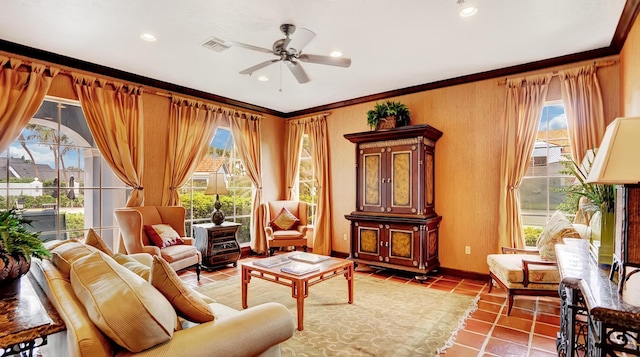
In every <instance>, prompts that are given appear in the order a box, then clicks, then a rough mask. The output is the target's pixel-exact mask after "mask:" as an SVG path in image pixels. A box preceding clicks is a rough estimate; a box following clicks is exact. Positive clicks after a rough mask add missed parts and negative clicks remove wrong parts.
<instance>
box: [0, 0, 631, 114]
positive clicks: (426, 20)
mask: <svg viewBox="0 0 640 357" xmlns="http://www.w3.org/2000/svg"><path fill="white" fill-rule="evenodd" d="M471 1H475V2H476V4H477V7H478V8H479V11H478V13H477V14H476V15H475V16H473V17H469V18H462V17H460V16H459V15H458V12H459V6H458V5H457V4H456V0H395V1H391V0H206V1H205V0H182V1H175V0H173V1H172V0H155V1H152V0H108V1H107V0H103V1H99V0H56V1H46V0H11V1H9V0H5V1H3V2H2V5H1V7H0V39H2V40H5V41H9V42H14V43H17V44H21V45H26V46H29V47H34V48H37V49H42V50H45V51H49V52H53V53H56V54H60V55H64V56H68V57H72V58H75V59H79V60H82V61H87V62H91V63H95V64H98V65H102V66H106V67H111V68H114V69H118V70H122V71H125V72H130V73H133V74H137V75H140V76H143V77H149V78H152V79H156V80H160V81H163V82H168V83H172V84H176V85H180V86H184V87H188V88H192V89H195V90H198V91H203V92H207V93H211V94H215V95H219V96H222V97H226V98H229V99H233V100H237V101H241V102H245V103H250V104H253V105H257V106H261V107H264V108H268V109H272V110H275V111H279V112H282V113H288V112H292V111H298V110H303V109H307V108H312V107H316V106H321V105H325V104H329V103H335V102H340V101H345V100H349V99H354V98H358V97H363V96H367V95H372V94H376V93H380V92H386V91H390V90H395V89H401V88H406V87H411V86H415V85H421V84H426V83H431V82H435V81H440V80H446V79H450V78H455V77H460V76H464V75H470V74H475V73H479V72H485V71H490V70H495V69H500V68H505V67H510V66H515V65H521V64H525V63H530V62H535V61H540V60H544V59H548V58H555V57H558V56H563V55H567V54H574V53H579V52H583V51H588V50H593V49H599V48H604V47H608V46H609V45H610V44H611V40H612V38H613V35H614V33H615V30H616V26H617V24H618V21H619V19H620V15H621V13H622V10H623V8H624V5H625V0H486V1H480V0H471ZM283 23H291V24H294V25H296V26H297V27H298V28H300V27H304V28H307V29H309V30H312V31H313V32H315V33H316V37H315V38H314V39H313V40H312V41H311V42H310V43H309V44H308V45H307V46H306V47H305V48H304V51H303V52H304V53H307V54H320V55H328V54H329V52H330V51H331V50H334V49H339V50H341V51H342V52H343V53H344V55H345V57H349V58H351V59H352V65H351V67H350V68H341V67H333V66H326V65H319V64H312V63H302V65H303V67H304V69H305V70H306V72H307V74H308V75H309V77H310V78H311V81H310V82H309V83H306V84H299V83H298V82H297V81H296V80H295V78H294V77H293V75H292V74H291V73H290V72H289V71H288V68H287V67H286V66H284V65H283V66H280V63H277V64H274V65H271V66H269V67H267V68H265V69H264V70H262V71H260V72H259V74H266V75H267V76H269V77H270V78H271V79H270V81H268V82H260V81H258V80H257V79H256V77H257V76H256V74H258V73H256V74H254V75H253V76H248V75H241V74H239V73H238V72H240V71H241V70H243V69H245V68H247V67H250V66H252V65H255V64H258V63H260V62H263V61H266V60H269V59H275V58H276V57H275V56H272V55H269V54H266V53H261V52H257V51H251V50H247V49H245V48H239V47H237V46H235V47H234V46H232V47H231V48H229V49H228V50H226V51H224V52H221V53H217V52H214V51H211V50H209V49H205V48H204V47H202V46H201V45H202V43H204V42H205V41H206V40H207V39H208V38H210V37H211V36H215V37H218V38H221V39H223V40H227V41H228V40H234V41H237V42H242V43H246V44H251V45H255V46H260V47H264V48H268V49H270V48H271V46H272V44H273V42H274V41H276V40H277V39H280V38H283V37H284V36H283V35H282V33H281V32H280V30H279V27H280V25H281V24H283ZM143 32H150V33H153V34H154V35H155V36H156V37H157V41H155V42H145V41H142V40H141V39H140V37H139V36H140V34H141V33H143ZM292 38H295V34H293V35H292ZM0 50H2V48H0Z"/></svg>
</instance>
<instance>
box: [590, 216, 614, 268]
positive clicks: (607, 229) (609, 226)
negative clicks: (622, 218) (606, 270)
mask: <svg viewBox="0 0 640 357" xmlns="http://www.w3.org/2000/svg"><path fill="white" fill-rule="evenodd" d="M615 223H616V219H615V213H614V212H605V213H602V212H600V211H597V212H596V213H594V214H593V217H591V221H590V225H591V236H592V238H591V243H592V244H593V246H594V248H595V250H596V252H597V254H598V264H600V265H611V263H612V259H613V241H614V235H615Z"/></svg>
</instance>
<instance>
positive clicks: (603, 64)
mask: <svg viewBox="0 0 640 357" xmlns="http://www.w3.org/2000/svg"><path fill="white" fill-rule="evenodd" d="M614 64H618V60H608V61H602V62H598V61H593V65H594V66H596V68H599V67H608V66H613V65H614ZM541 74H542V73H541ZM533 75H535V74H533ZM558 75H559V72H558V71H553V72H551V77H557V76H558ZM508 79H509V78H505V79H501V80H499V81H498V85H499V86H503V85H505V84H507V80H508Z"/></svg>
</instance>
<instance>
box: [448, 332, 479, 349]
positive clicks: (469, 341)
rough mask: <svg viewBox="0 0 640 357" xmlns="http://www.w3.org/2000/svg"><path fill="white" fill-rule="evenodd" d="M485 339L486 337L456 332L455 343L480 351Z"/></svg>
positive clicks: (472, 333) (473, 333)
mask: <svg viewBox="0 0 640 357" xmlns="http://www.w3.org/2000/svg"><path fill="white" fill-rule="evenodd" d="M486 339H487V336H486V335H482V334H479V333H475V332H470V331H466V330H462V331H459V332H458V335H457V336H456V339H455V343H457V344H461V345H465V346H467V347H472V348H475V349H477V350H480V349H481V348H482V345H483V344H484V340H486Z"/></svg>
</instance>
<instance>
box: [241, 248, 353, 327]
mask: <svg viewBox="0 0 640 357" xmlns="http://www.w3.org/2000/svg"><path fill="white" fill-rule="evenodd" d="M293 254H298V252H292V253H287V255H293ZM313 265H314V266H317V267H319V268H320V270H316V271H314V272H311V273H308V274H304V275H294V274H289V273H285V272H282V271H280V268H282V267H283V266H284V265H277V266H274V267H271V268H265V267H261V266H258V265H255V264H253V262H250V263H242V308H244V309H246V308H247V307H248V305H247V292H248V288H249V282H250V281H251V277H256V278H258V279H262V280H266V281H271V282H274V283H277V284H280V285H284V286H288V287H291V297H293V298H294V299H296V307H297V310H298V331H302V330H303V329H304V299H305V298H306V297H307V296H309V287H311V286H312V285H315V284H318V283H321V282H323V281H325V280H328V279H331V278H333V277H336V276H339V275H344V277H345V278H346V279H347V292H348V297H349V300H348V302H349V304H352V303H353V269H354V267H353V262H352V261H350V260H346V259H341V258H329V259H327V260H325V261H323V262H320V263H315V264H313Z"/></svg>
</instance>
